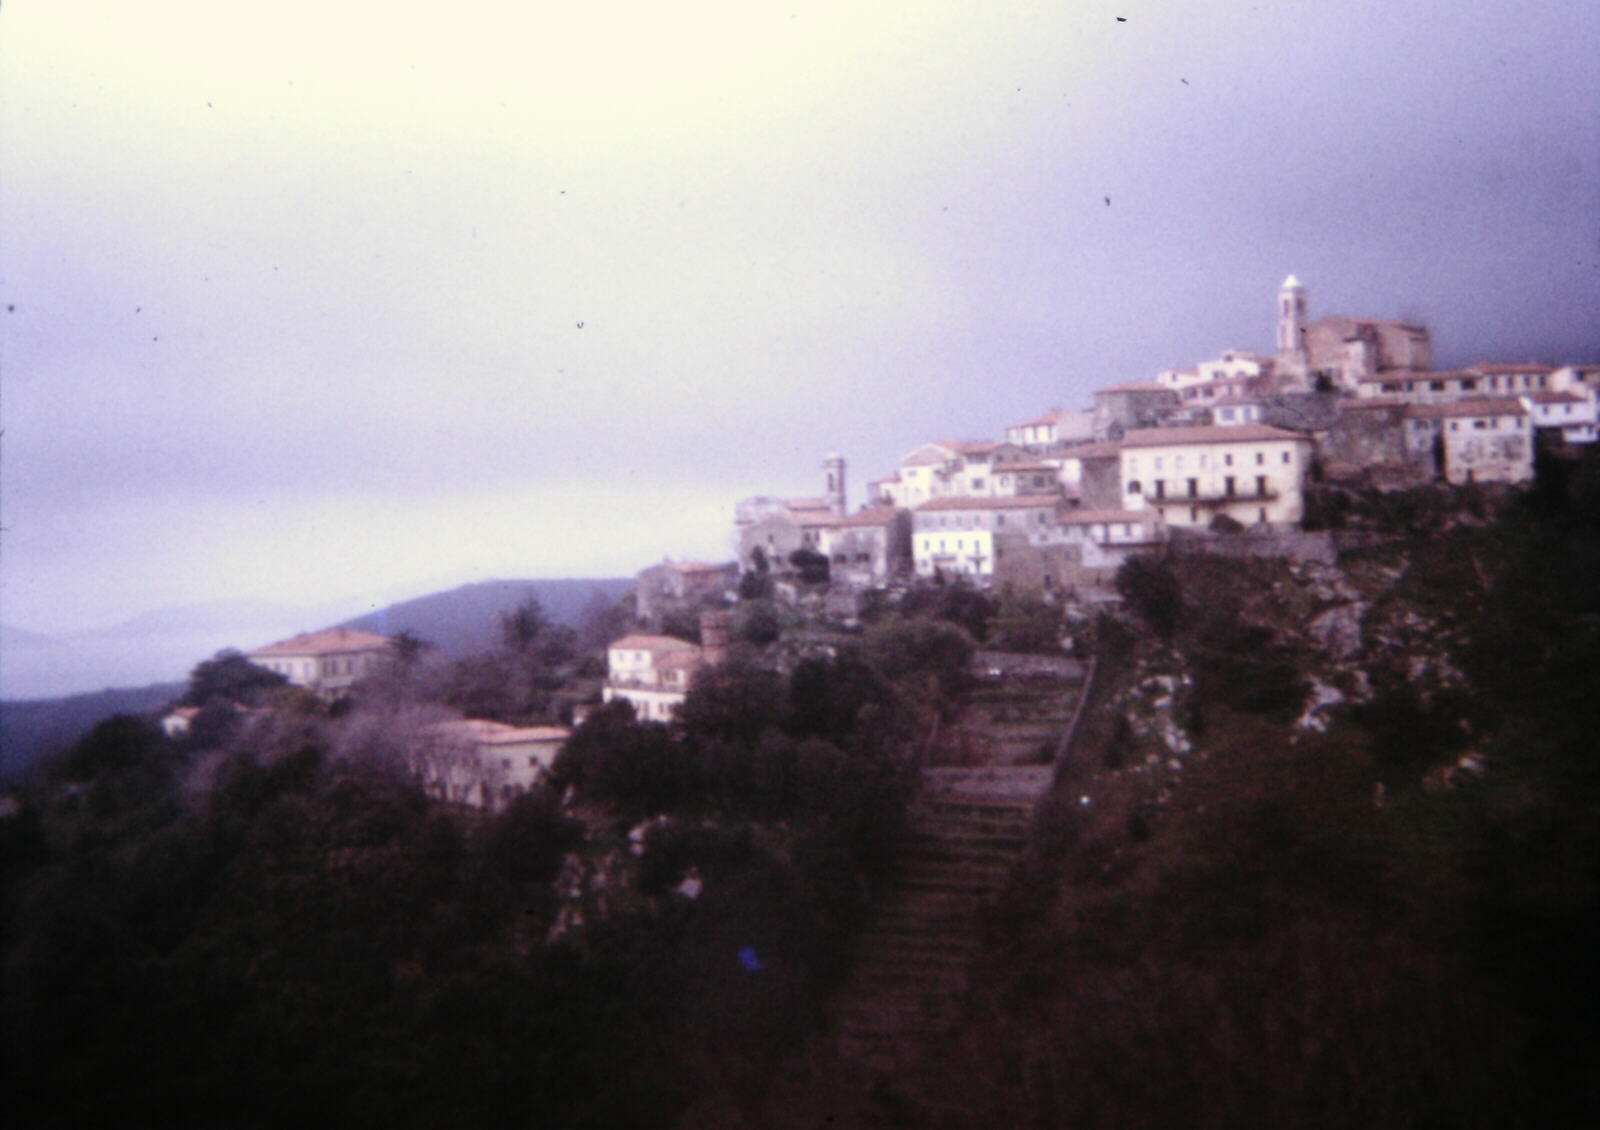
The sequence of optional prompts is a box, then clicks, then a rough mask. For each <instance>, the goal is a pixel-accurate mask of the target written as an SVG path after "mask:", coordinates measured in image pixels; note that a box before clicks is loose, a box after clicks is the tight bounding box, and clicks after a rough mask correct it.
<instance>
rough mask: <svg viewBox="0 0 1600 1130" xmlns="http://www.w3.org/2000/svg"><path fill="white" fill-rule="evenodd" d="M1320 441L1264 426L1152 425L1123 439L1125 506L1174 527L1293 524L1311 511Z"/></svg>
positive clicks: (1122, 469)
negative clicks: (1310, 488) (1228, 522)
mask: <svg viewBox="0 0 1600 1130" xmlns="http://www.w3.org/2000/svg"><path fill="white" fill-rule="evenodd" d="M1314 453H1315V445H1314V444H1313V443H1312V441H1311V439H1310V438H1308V437H1306V436H1302V435H1299V434H1297V433H1295V432H1290V431H1285V430H1284V429H1282V428H1274V427H1270V426H1268V425H1265V424H1241V425H1239V426H1237V427H1232V428H1210V427H1206V428H1149V429H1143V430H1139V431H1133V432H1129V433H1128V434H1127V435H1126V436H1124V437H1123V440H1122V449H1121V478H1122V497H1123V504H1122V506H1121V507H1120V508H1119V509H1122V510H1153V511H1155V513H1156V516H1157V517H1158V518H1159V519H1160V520H1161V521H1162V522H1163V523H1165V524H1166V525H1168V526H1208V525H1210V524H1211V522H1212V521H1213V520H1214V519H1215V518H1216V517H1217V515H1219V514H1225V515H1227V516H1228V517H1229V518H1232V519H1233V520H1234V521H1237V522H1239V523H1241V524H1243V525H1252V524H1263V523H1264V524H1267V525H1274V526H1286V525H1291V524H1293V523H1297V522H1299V521H1300V519H1301V517H1302V516H1303V515H1304V513H1305V499H1304V485H1305V481H1306V478H1307V476H1308V474H1309V472H1310V469H1311V463H1312V458H1313V455H1314Z"/></svg>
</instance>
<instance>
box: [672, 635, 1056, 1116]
mask: <svg viewBox="0 0 1600 1130" xmlns="http://www.w3.org/2000/svg"><path fill="white" fill-rule="evenodd" d="M975 674H976V675H977V676H978V679H977V685H976V687H975V688H974V689H973V690H972V691H971V692H969V693H968V695H967V696H966V697H965V699H964V701H963V702H962V704H961V708H960V710H959V711H958V712H957V713H956V716H955V720H954V723H953V724H951V725H948V726H946V727H944V728H943V730H942V732H941V736H940V739H939V740H938V741H937V742H936V743H935V745H934V748H933V749H932V750H931V751H930V756H929V759H928V760H929V765H928V767H927V768H925V769H923V770H922V788H921V793H920V796H919V797H918V799H917V801H916V803H915V805H914V806H913V809H912V812H911V821H912V835H911V841H910V845H909V847H908V848H907V850H906V851H905V853H904V856H903V859H902V861H901V865H900V867H899V870H898V872H897V873H896V875H895V877H894V879H893V881H892V882H891V884H890V885H889V888H888V889H887V890H886V891H885V893H884V897H883V899H882V901H881V903H880V904H879V907H878V911H877V915H876V917H875V919H874V921H873V923H872V925H871V926H869V927H868V929H867V930H866V931H865V932H864V933H863V935H862V936H861V938H860V939H859V942H858V946H857V954H856V960H855V966H854V970H853V973H852V976H851V979H850V981H849V982H848V983H847V984H846V985H845V986H844V987H843V988H842V989H841V990H840V991H839V993H838V994H837V995H836V996H835V998H834V999H833V1000H832V1001H831V1002H830V1003H829V1007H828V1017H829V1023H828V1027H827V1030H826V1031H825V1032H824V1033H822V1035H821V1036H820V1037H819V1038H818V1039H816V1040H813V1041H812V1043H811V1044H810V1046H809V1047H808V1048H807V1049H806V1051H805V1053H804V1054H803V1055H802V1056H800V1057H797V1058H796V1059H795V1060H793V1061H791V1062H790V1063H789V1064H788V1065H787V1066H786V1067H785V1069H784V1071H783V1072H782V1074H781V1075H780V1077H779V1078H778V1079H776V1080H775V1081H774V1083H773V1086H772V1087H771V1089H770V1091H769V1093H768V1095H767V1096H766V1101H765V1103H764V1104H763V1105H762V1109H761V1110H760V1111H759V1113H756V1114H752V1113H750V1112H744V1113H743V1114H739V1115H735V1114H734V1113H733V1112H729V1111H724V1112H720V1115H719V1116H716V1117H712V1116H710V1114H709V1112H706V1111H699V1112H697V1115H696V1117H692V1118H691V1119H690V1120H688V1122H687V1123H686V1124H687V1125H692V1126H710V1125H724V1126H726V1125H751V1126H754V1125H760V1126H764V1127H783V1126H787V1125H790V1124H791V1123H792V1124H793V1125H796V1126H799V1125H802V1124H804V1125H808V1126H809V1125H814V1124H815V1123H814V1122H813V1121H808V1119H811V1118H812V1117H813V1116H814V1115H815V1113H816V1112H817V1111H818V1110H821V1109H826V1110H828V1111H829V1112H830V1118H831V1119H832V1121H831V1122H830V1124H832V1125H840V1126H870V1125H878V1124H880V1123H882V1124H894V1123H895V1122H897V1121H901V1120H903V1119H905V1118H907V1117H910V1116H911V1114H912V1111H913V1109H914V1108H915V1107H917V1105H918V1103H919V1101H920V1100H919V1099H918V1098H917V1097H916V1096H919V1095H921V1094H923V1093H925V1092H926V1090H927V1088H926V1087H925V1086H922V1085H920V1084H921V1083H922V1081H923V1079H924V1075H923V1073H924V1072H925V1071H927V1070H929V1068H928V1066H927V1065H929V1064H935V1063H937V1062H939V1057H938V1054H937V1053H938V1050H939V1047H940V1044H941V1042H942V1041H943V1040H945V1039H947V1038H951V1037H953V1035H954V1033H955V1031H956V1029H957V1027H958V1026H959V1025H960V1023H961V1020H962V1017H963V1015H964V1012H965V1008H966V1002H967V988H968V975H969V970H970V969H971V967H972V965H973V963H974V962H975V961H977V960H979V959H980V958H981V956H982V953H983V932H984V909H985V908H986V907H987V906H988V905H990V903H991V902H992V901H993V899H994V898H995V897H996V896H997V895H999V894H1000V893H1001V891H1002V890H1004V888H1005V886H1006V884H1007V883H1008V882H1009V881H1010V878H1011V875H1012V871H1013V869H1014V868H1015V866H1016V864H1017V862H1018V860H1019V859H1020V857H1021V856H1022V853H1023V851H1024V849H1025V848H1026V847H1027V844H1028V837H1029V834H1030V830H1031V827H1032V823H1033V818H1034V810H1035V807H1036V805H1037V804H1038V802H1039V800H1040V799H1041V798H1042V797H1043V796H1044V794H1045V793H1047V792H1048V791H1049V789H1050V787H1051V784H1052V782H1053V779H1054V774H1055V766H1054V764H1053V761H1054V757H1055V754H1056V753H1057V752H1058V751H1059V747H1060V744H1061V742H1062V739H1063V738H1064V737H1065V735H1066V732H1067V729H1068V727H1069V725H1070V723H1071V720H1072V715H1073V713H1074V711H1075V709H1076V706H1077V701H1078V695H1079V692H1080V690H1081V688H1082V680H1083V669H1082V667H1081V666H1079V665H1077V664H1075V663H1073V662H1071V661H1066V660H1052V661H1039V660H1035V659H1033V657H1026V656H999V655H995V654H993V653H984V654H981V655H980V656H979V658H978V660H977V661H976V663H975ZM1041 762H1042V763H1041ZM802 1111H804V1112H806V1113H805V1114H804V1115H802V1114H801V1113H800V1112H802ZM937 1113H938V1112H927V1111H923V1112H921V1115H932V1116H934V1119H935V1121H937ZM919 1117H920V1115H919Z"/></svg>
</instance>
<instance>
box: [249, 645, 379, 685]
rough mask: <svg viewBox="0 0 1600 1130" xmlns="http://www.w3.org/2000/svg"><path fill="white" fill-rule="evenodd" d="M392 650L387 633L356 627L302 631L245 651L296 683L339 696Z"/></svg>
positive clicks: (370, 672)
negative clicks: (290, 637) (366, 630)
mask: <svg viewBox="0 0 1600 1130" xmlns="http://www.w3.org/2000/svg"><path fill="white" fill-rule="evenodd" d="M393 654H394V644H393V642H392V641H391V640H390V639H389V637H388V636H380V635H377V634H376V633H374V632H363V631H361V630H359V629H357V628H329V629H327V630H325V631H321V632H306V633H304V634H302V635H298V636H295V637H293V638H292V639H287V640H280V641H279V642H277V643H274V644H268V645H267V646H266V647H258V648H256V649H255V650H254V651H251V652H248V653H246V657H247V658H248V659H249V660H250V662H252V663H254V664H256V665H257V666H260V667H265V668H266V669H267V670H269V671H276V672H277V673H278V674H280V675H283V676H284V677H285V678H287V679H288V680H289V682H290V683H291V684H292V685H294V686H297V687H305V688H306V689H307V690H311V691H315V692H316V693H317V694H319V695H321V696H323V697H324V698H339V697H341V696H343V695H345V694H348V693H349V691H350V688H351V687H353V686H354V685H355V684H356V683H358V682H360V681H361V680H362V679H366V678H370V677H372V676H373V675H376V674H377V673H378V672H379V671H381V670H383V667H384V664H386V663H387V662H388V661H389V659H390V658H391V657H392V655H393Z"/></svg>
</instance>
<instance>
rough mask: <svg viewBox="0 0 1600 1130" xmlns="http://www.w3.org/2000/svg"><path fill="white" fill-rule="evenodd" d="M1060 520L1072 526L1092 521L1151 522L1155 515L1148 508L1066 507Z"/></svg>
mask: <svg viewBox="0 0 1600 1130" xmlns="http://www.w3.org/2000/svg"><path fill="white" fill-rule="evenodd" d="M1061 521H1062V522H1063V523H1064V524H1066V525H1072V526H1083V525H1088V524H1089V523H1092V522H1153V521H1155V515H1154V514H1152V513H1150V511H1148V510H1076V509H1073V508H1071V507H1067V508H1065V509H1063V510H1062V511H1061Z"/></svg>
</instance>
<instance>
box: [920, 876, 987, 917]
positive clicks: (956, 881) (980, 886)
mask: <svg viewBox="0 0 1600 1130" xmlns="http://www.w3.org/2000/svg"><path fill="white" fill-rule="evenodd" d="M900 885H901V886H902V887H903V888H904V889H906V890H908V891H927V892H929V893H931V894H947V895H970V896H972V897H973V898H974V899H977V900H982V898H983V897H984V896H985V895H992V894H994V893H995V892H996V891H999V890H1000V889H1001V888H1003V887H1004V886H1005V881H1004V880H1003V879H989V878H984V877H981V876H970V877H964V876H961V875H927V876H918V877H914V878H913V877H906V878H902V879H901V880H900ZM973 909H974V911H976V909H977V908H976V907H974V908H973Z"/></svg>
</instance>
